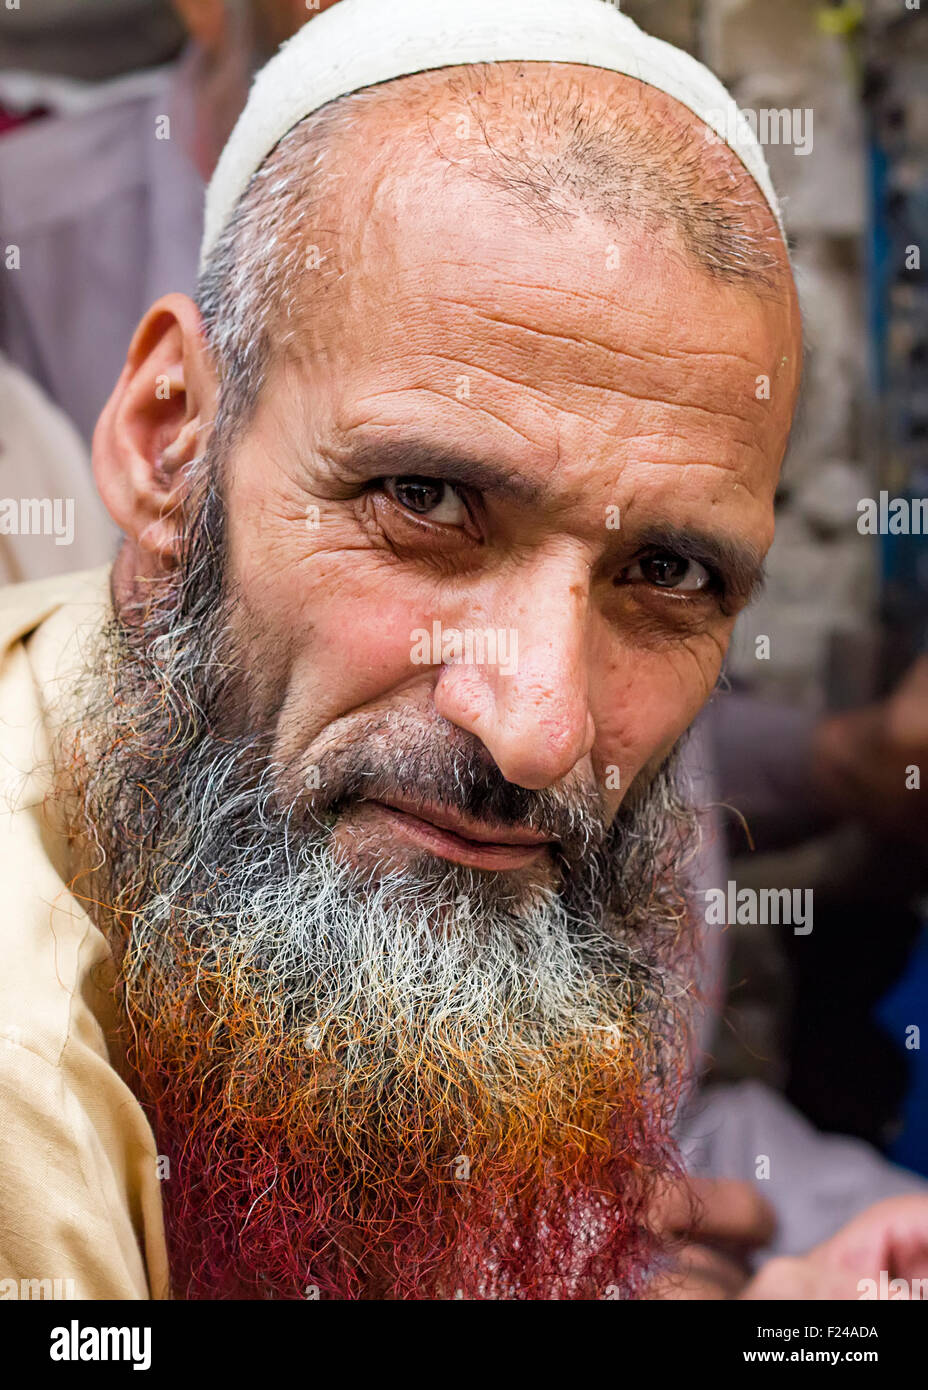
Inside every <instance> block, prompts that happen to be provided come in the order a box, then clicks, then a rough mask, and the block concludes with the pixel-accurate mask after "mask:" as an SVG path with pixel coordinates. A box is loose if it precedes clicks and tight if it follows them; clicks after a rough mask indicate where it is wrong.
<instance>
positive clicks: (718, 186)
mask: <svg viewBox="0 0 928 1390" xmlns="http://www.w3.org/2000/svg"><path fill="white" fill-rule="evenodd" d="M456 178H460V179H463V180H467V181H475V182H476V183H478V184H480V185H482V187H483V188H485V189H487V190H488V191H490V192H491V193H492V194H493V195H495V197H496V198H497V199H498V201H499V202H500V204H501V206H503V207H505V208H506V209H507V210H508V211H509V213H510V215H511V217H512V223H513V230H514V234H517V233H518V228H519V227H528V226H532V227H541V228H543V229H548V230H550V231H552V232H554V231H558V230H560V231H565V230H566V231H569V229H570V227H571V225H572V223H573V221H574V220H575V219H576V218H577V217H578V216H581V215H585V216H592V217H594V218H596V219H598V220H599V221H601V223H602V225H603V227H604V229H609V228H612V229H616V230H618V229H622V228H625V229H627V228H632V229H634V232H635V234H636V235H637V236H641V237H642V238H645V239H648V240H654V241H655V242H656V245H658V246H660V247H662V248H663V249H664V250H665V251H666V252H669V253H670V254H672V255H677V256H679V257H681V258H683V259H684V260H685V261H686V262H687V263H688V264H689V265H691V266H695V267H698V268H699V269H700V270H701V271H702V272H704V273H705V274H706V275H707V276H708V277H710V278H712V279H713V280H716V281H718V282H719V283H721V284H729V285H734V286H739V287H743V288H744V289H746V290H750V291H752V292H753V293H754V294H757V295H760V296H772V297H773V298H787V299H788V298H790V297H791V296H792V294H793V293H794V291H793V288H792V276H791V272H790V268H789V261H788V256H787V252H786V248H785V246H784V243H783V239H782V236H781V233H780V231H779V229H778V227H777V225H776V222H775V220H774V217H773V214H772V212H771V210H770V207H769V205H768V203H767V201H766V199H765V198H764V196H763V194H762V193H761V191H760V190H759V188H758V187H757V185H756V183H755V182H754V180H753V178H752V177H751V175H750V174H749V173H748V171H747V169H746V168H745V167H744V165H743V164H742V162H741V160H740V159H739V158H738V156H737V155H736V154H735V153H734V152H733V151H732V150H731V149H730V148H729V147H728V146H727V145H726V144H724V142H722V141H720V140H719V139H718V138H717V137H716V136H715V135H714V132H712V131H711V130H710V128H709V127H708V126H706V125H705V124H704V123H703V122H702V121H701V120H700V119H699V118H698V117H697V116H695V115H694V114H693V113H692V112H691V111H689V110H688V109H687V108H686V107H684V106H682V105H681V104H680V103H679V102H677V101H675V100H674V99H673V98H672V97H670V96H668V95H667V94H666V93H664V92H661V91H659V90H658V89H656V88H653V87H650V86H647V85H646V84H644V83H641V82H638V81H637V80H635V79H634V78H631V77H627V76H625V75H623V74H619V73H614V72H611V71H606V70H603V69H599V68H592V67H586V66H581V65H577V64H549V63H515V62H510V63H494V64H480V65H473V66H467V67H458V68H446V69H441V70H438V71H433V72H427V73H421V74H417V75H414V76H410V77H404V78H399V79H397V80H395V81H392V82H388V83H383V84H381V85H379V86H377V87H371V88H367V89H365V90H364V91H361V92H357V93H352V94H350V95H348V96H345V97H341V98H339V99H338V100H336V101H333V102H331V103H329V104H328V106H326V107H324V108H323V109H322V110H321V111H318V112H315V113H313V114H312V115H311V116H308V117H306V118H305V119H304V120H303V121H301V122H300V123H299V124H298V125H297V126H296V127H294V129H293V130H291V131H290V132H289V133H288V135H286V136H285V137H284V139H283V140H282V141H281V142H280V143H279V145H278V146H277V147H276V149H275V150H274V151H273V152H272V153H271V154H270V155H269V156H268V158H267V159H266V160H265V161H264V163H263V165H262V166H261V168H260V169H259V170H258V172H257V173H256V174H255V175H254V176H253V178H252V180H251V182H250V184H249V186H248V189H247V190H246V192H245V194H244V195H243V197H242V198H241V200H240V202H239V205H238V207H237V209H236V211H235V214H234V215H233V217H232V219H231V220H230V222H229V224H228V225H227V227H226V229H225V231H224V233H223V235H222V236H221V238H220V240H219V242H218V243H217V245H216V246H215V247H214V249H213V251H212V253H211V255H210V258H209V261H208V263H207V265H206V267H205V270H204V274H203V276H202V278H201V283H200V292H199V296H198V298H199V302H200V307H201V310H202V312H203V315H204V319H205V321H206V325H207V331H208V335H209V338H210V341H211V344H212V347H213V349H214V352H215V354H216V357H217V366H218V367H219V369H220V373H221V375H222V376H223V377H224V378H225V379H226V380H227V381H228V383H229V388H230V390H229V392H227V393H226V399H225V401H224V418H225V420H226V421H227V422H228V423H238V422H239V421H240V420H241V419H243V418H245V417H246V416H247V415H248V413H250V410H251V408H252V407H253V405H254V402H255V400H256V398H257V393H258V391H259V390H260V385H261V382H262V380H263V378H264V373H265V369H266V366H267V363H268V360H269V358H270V356H271V354H272V351H273V342H274V340H275V339H276V338H278V336H279V335H278V327H279V325H280V323H281V322H282V321H283V320H285V319H286V320H292V317H293V314H294V310H295V306H296V305H297V304H298V303H299V302H301V301H302V302H305V301H306V299H307V297H309V298H312V300H313V301H314V302H318V300H317V296H319V295H322V296H325V299H326V313H327V314H331V313H332V312H334V311H335V309H336V303H333V296H332V293H331V291H332V289H333V287H335V286H337V284H338V283H339V282H340V281H342V279H343V277H345V276H346V275H350V274H351V273H352V269H353V265H352V262H353V258H354V256H355V254H356V251H357V244H358V239H359V236H360V234H361V231H362V224H363V215H364V210H365V209H369V208H370V206H371V202H372V200H373V199H376V197H377V196H378V195H379V193H381V192H382V191H383V190H384V188H385V187H387V186H392V187H393V188H394V189H396V187H397V186H398V185H402V186H403V187H404V189H405V190H406V192H407V193H408V194H409V198H408V205H409V207H410V209H411V210H412V213H413V215H415V214H414V210H415V208H416V206H417V205H419V206H422V205H424V204H425V203H427V202H429V201H434V200H436V199H441V198H442V197H443V196H444V193H445V190H446V189H447V188H448V186H449V182H450V181H452V180H454V179H456Z"/></svg>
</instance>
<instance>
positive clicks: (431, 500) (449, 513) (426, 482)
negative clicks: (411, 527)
mask: <svg viewBox="0 0 928 1390" xmlns="http://www.w3.org/2000/svg"><path fill="white" fill-rule="evenodd" d="M383 487H384V491H385V492H386V493H387V495H388V496H389V497H392V498H393V500H394V502H397V503H398V504H399V505H400V506H401V507H405V508H406V509H407V511H410V512H415V513H416V515H417V516H422V517H426V518H427V519H428V520H429V521H437V522H439V523H441V524H443V525H445V526H464V525H466V523H467V520H468V511H467V507H466V506H465V505H464V501H463V499H462V498H461V496H460V494H459V493H458V492H457V491H456V489H455V488H453V487H452V486H451V484H450V483H446V482H443V481H442V480H441V479H440V478H418V477H400V478H385V479H384V483H383Z"/></svg>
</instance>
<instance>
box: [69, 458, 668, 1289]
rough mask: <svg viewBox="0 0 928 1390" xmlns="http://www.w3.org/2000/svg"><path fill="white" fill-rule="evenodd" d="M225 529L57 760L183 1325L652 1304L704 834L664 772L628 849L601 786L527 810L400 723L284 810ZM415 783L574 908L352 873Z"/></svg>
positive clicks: (142, 625) (142, 612)
mask: <svg viewBox="0 0 928 1390" xmlns="http://www.w3.org/2000/svg"><path fill="white" fill-rule="evenodd" d="M209 462H210V461H209V459H207V465H208V464H209ZM211 471H212V470H211V469H209V470H208V471H207V473H206V476H207V478H208V477H209V476H210V473H211ZM222 531H223V509H222V501H221V496H220V494H219V491H218V489H216V488H215V487H214V486H212V485H211V484H210V483H209V482H207V483H206V485H205V489H204V495H203V496H202V499H201V501H200V503H199V505H198V508H197V512H196V515H195V517H194V518H193V521H192V524H191V526H190V529H189V533H188V534H189V540H188V549H187V553H186V555H185V558H184V563H183V565H182V566H181V568H180V570H179V571H178V572H177V573H176V574H175V575H174V576H172V577H171V578H170V579H168V580H165V581H159V582H158V583H157V584H153V585H149V586H147V587H146V590H145V593H144V595H143V597H142V598H140V599H139V601H138V602H136V603H134V604H132V605H130V606H129V607H128V608H126V609H125V610H124V611H123V612H121V613H120V614H119V615H118V616H117V618H116V620H115V622H114V623H113V624H112V625H111V626H110V628H109V629H108V631H107V632H106V633H105V634H104V635H103V638H102V640H101V643H100V649H99V653H98V658H97V661H96V666H95V669H94V670H93V671H92V673H90V676H89V680H90V684H89V689H90V691H91V692H92V693H91V694H90V695H89V696H88V694H87V693H86V692H87V689H88V685H87V679H88V678H87V677H85V681H84V684H83V685H82V691H83V692H84V693H83V714H82V716H81V719H80V724H79V727H77V729H76V731H75V730H74V729H73V728H72V735H71V737H69V738H67V739H66V740H65V741H64V742H63V743H62V745H61V750H60V757H61V766H60V774H59V775H60V776H61V777H62V779H63V780H64V781H65V782H68V783H69V784H70V785H71V787H72V789H73V790H74V791H75V792H76V793H77V795H78V803H77V804H78V805H79V807H80V810H79V812H78V811H75V816H76V822H75V823H76V826H77V829H78V832H79V834H80V835H81V836H82V838H83V841H84V843H85V848H86V851H87V853H88V855H89V858H88V863H90V864H91V869H90V871H89V875H88V880H87V882H88V885H89V886H88V887H87V889H86V892H85V894H84V896H85V897H86V900H87V902H88V905H89V908H90V910H91V911H92V912H93V915H94V917H95V918H96V920H97V921H98V923H99V924H100V925H101V927H102V929H103V930H104V931H105V932H106V934H107V936H108V938H109V940H110V942H111V944H112V947H113V951H114V958H115V960H116V965H117V978H118V1004H119V1012H120V1016H121V1019H122V1036H121V1043H122V1047H123V1049H124V1052H125V1059H126V1060H125V1065H126V1069H127V1070H126V1079H127V1081H128V1083H129V1085H130V1086H131V1088H132V1089H133V1091H134V1093H135V1094H136V1095H137V1097H138V1098H139V1100H140V1102H141V1103H142V1104H143V1106H144V1107H145V1109H146V1112H147V1114H148V1116H149V1118H150V1120H151V1123H152V1126H153V1129H154V1132H155V1135H156V1138H157V1142H158V1150H159V1153H160V1154H162V1155H166V1156H167V1157H168V1158H169V1160H170V1177H169V1179H168V1180H167V1181H165V1182H164V1183H163V1186H162V1193H163V1203H164V1212H165V1221H166V1230H167V1237H168V1248H169V1256H170V1267H171V1279H172V1292H173V1296H174V1297H176V1298H191V1299H196V1298H213V1299H216V1298H288V1299H296V1298H305V1297H315V1296H319V1297H333V1298H449V1297H465V1298H531V1299H548V1298H598V1297H602V1296H604V1294H606V1293H607V1292H608V1293H609V1296H613V1297H614V1296H624V1297H633V1296H635V1295H637V1294H638V1293H639V1292H641V1290H642V1287H643V1283H644V1281H645V1279H646V1278H647V1277H648V1273H649V1262H650V1261H651V1259H652V1256H653V1255H654V1253H655V1246H654V1241H653V1238H652V1235H651V1233H650V1231H649V1229H648V1223H647V1219H646V1212H647V1207H648V1204H649V1201H650V1198H651V1195H652V1191H653V1188H654V1185H655V1183H656V1181H657V1180H659V1179H660V1178H662V1177H664V1176H666V1175H667V1173H668V1171H672V1170H674V1169H675V1157H674V1150H673V1146H672V1143H671V1140H670V1137H669V1131H670V1123H671V1118H672V1114H673V1110H674V1106H675V1102H676V1098H677V1094H678V1080H679V1076H678V1074H679V1072H680V1069H681V1067H682V1065H683V1059H684V1056H685V1046H684V1042H685V1039H684V1032H685V1028H684V1014H685V1008H684V1006H685V1004H686V1003H687V983H686V982H687V980H688V979H689V972H690V933H689V928H688V925H687V922H686V915H685V909H684V894H683V890H682V886H681V872H680V865H681V862H682V859H683V856H684V854H685V853H686V852H687V851H688V850H690V849H691V845H692V840H691V833H692V821H691V817H690V815H689V813H688V812H687V811H686V810H685V809H684V808H683V806H682V805H681V803H680V801H679V800H678V798H677V795H676V792H675V790H674V784H673V778H672V775H671V772H670V770H669V768H665V770H664V771H663V772H662V773H661V774H659V775H658V776H657V777H656V778H655V779H654V780H653V782H652V783H651V785H650V786H649V787H648V788H647V789H645V791H644V792H643V793H639V794H638V795H636V796H634V797H633V798H631V799H629V798H626V803H625V804H624V805H623V807H622V809H621V811H620V814H619V816H618V817H617V819H616V821H615V822H614V823H613V825H612V826H611V827H609V826H607V825H605V824H604V822H603V821H602V818H601V817H600V815H599V814H598V810H597V806H598V797H597V795H596V793H595V789H593V790H589V789H587V790H585V791H576V792H571V793H567V792H564V791H558V792H554V791H550V792H548V791H541V792H530V791H527V790H525V789H522V788H517V787H512V786H511V785H510V784H508V783H506V782H505V781H504V779H503V778H502V777H501V775H500V773H499V772H498V770H497V769H496V768H495V765H494V764H492V762H491V761H490V760H489V759H488V757H487V755H486V751H485V750H484V749H483V748H482V746H481V745H480V744H479V742H478V741H477V740H476V739H474V738H472V737H471V736H469V735H466V734H465V733H464V732H463V731H461V730H458V729H455V728H454V727H453V726H451V725H448V724H446V723H444V721H438V722H439V723H440V725H441V727H440V728H439V727H438V726H437V724H436V725H435V726H434V727H432V728H431V729H428V728H422V727H416V726H414V725H410V724H409V723H408V722H406V721H400V722H398V723H396V725H395V727H388V728H387V735H388V737H387V743H386V747H385V745H384V724H383V721H382V720H379V721H378V722H377V731H376V732H377V736H376V738H375V737H374V731H373V730H372V733H371V739H370V740H369V741H366V740H365V739H364V738H363V737H360V736H359V735H358V734H357V733H356V734H355V735H354V736H353V737H352V738H351V739H350V740H346V742H345V745H344V746H340V747H338V748H335V749H332V748H329V750H328V752H327V754H326V756H325V758H324V760H323V768H322V771H323V776H322V779H321V781H322V790H321V791H305V790H303V791H302V792H301V793H300V794H298V795H292V794H287V795H283V794H282V787H283V786H284V785H288V774H289V773H292V769H289V770H286V769H281V768H279V767H276V766H275V765H274V763H273V760H272V758H271V757H270V754H269V749H270V748H271V745H272V736H273V728H264V729H261V730H258V731H257V732H252V733H245V732H243V731H242V729H241V727H240V725H236V723H235V720H234V711H235V710H239V711H240V710H241V709H242V708H245V707H246V706H247V705H248V702H249V692H248V689H247V682H248V672H247V666H246V665H245V660H246V654H245V652H244V651H243V650H242V643H241V639H240V638H238V639H237V638H235V637H234V636H233V633H234V632H235V630H236V623H235V614H236V604H235V600H234V596H232V595H230V594H229V593H228V592H227V590H226V587H225V585H224V579H223V566H222V558H223V546H222ZM75 769H76V772H75ZM399 779H402V785H404V786H405V788H406V790H407V792H408V791H410V790H413V791H415V790H417V789H420V790H421V791H422V792H423V793H427V794H428V795H429V796H430V797H431V798H432V799H433V800H434V799H438V800H440V801H444V802H445V803H450V804H454V805H457V806H459V807H460V809H461V810H463V811H467V812H469V813H470V814H476V815H479V814H481V813H487V812H488V811H492V813H493V815H494V816H496V817H497V818H498V819H501V820H503V821H505V820H507V819H511V820H515V821H517V822H520V823H522V824H531V825H533V826H536V827H540V828H543V829H545V830H548V831H550V832H551V833H553V834H556V835H557V836H558V838H559V851H558V882H557V885H556V887H552V886H551V885H550V883H549V884H540V883H535V884H532V883H526V882H524V881H523V880H521V879H517V878H516V876H506V875H502V874H495V875H493V874H488V873H484V872H481V871H476V870H470V869H465V868H462V867H459V866H454V865H449V864H447V863H445V862H443V861H438V860H436V859H433V858H432V857H431V856H428V855H423V856H422V858H421V860H420V861H417V862H416V863H415V864H412V865H409V866H407V868H406V869H404V870H403V871H402V872H400V871H396V870H394V871H390V872H388V873H383V874H381V875H379V876H377V875H373V874H370V873H361V872H359V871H358V870H356V869H353V868H352V867H351V866H350V865H347V864H345V863H344V862H340V861H338V860H337V859H336V857H335V856H334V855H333V853H332V845H331V837H332V827H333V825H335V824H337V822H338V819H339V817H340V816H341V815H342V814H343V813H344V812H345V811H346V810H348V811H350V808H351V806H352V805H353V804H354V802H355V799H356V798H357V796H358V789H359V788H360V787H362V786H364V787H367V788H370V786H371V785H372V784H373V783H376V786H377V788H378V789H379V790H382V791H383V790H389V789H390V788H391V787H392V788H393V789H394V790H395V789H397V787H398V785H399ZM77 891H80V885H78V889H77Z"/></svg>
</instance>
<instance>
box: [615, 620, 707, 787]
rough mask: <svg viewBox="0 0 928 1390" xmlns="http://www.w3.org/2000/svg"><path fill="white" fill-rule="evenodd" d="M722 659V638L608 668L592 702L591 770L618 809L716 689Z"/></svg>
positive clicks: (627, 658) (631, 654) (626, 656)
mask: <svg viewBox="0 0 928 1390" xmlns="http://www.w3.org/2000/svg"><path fill="white" fill-rule="evenodd" d="M723 654H724V641H723V638H722V636H721V635H718V636H716V637H710V636H708V635H705V636H701V637H700V638H698V639H694V640H693V641H692V642H688V643H686V644H685V645H683V646H681V645H678V644H675V645H674V646H673V648H667V649H665V650H662V651H656V650H650V651H642V650H641V649H640V648H638V649H636V650H635V651H628V652H625V653H623V654H622V655H621V656H620V657H619V658H617V659H616V660H614V661H613V662H612V663H610V664H609V666H607V667H606V668H605V669H604V671H603V674H602V677H601V679H600V680H599V681H598V682H597V683H596V685H595V687H594V689H593V691H592V698H593V701H594V706H595V708H594V718H595V721H596V731H597V734H596V743H595V745H594V748H593V754H592V756H593V766H594V771H595V774H596V777H597V780H598V781H599V783H600V786H601V787H602V788H603V794H604V797H605V799H606V800H607V804H608V805H609V806H610V808H611V809H612V810H615V809H616V808H617V807H618V806H619V805H620V804H621V802H622V799H623V797H624V795H625V792H626V791H627V790H628V788H629V786H630V785H631V783H632V782H633V781H634V779H635V777H636V776H637V775H638V774H639V773H640V772H641V771H642V770H647V771H648V772H653V771H655V770H656V769H657V767H658V766H659V764H660V763H661V762H662V761H663V759H664V758H665V757H666V756H667V754H668V753H669V752H670V750H671V748H672V747H673V745H674V744H675V743H676V742H677V740H678V739H679V738H680V736H681V734H683V733H684V732H685V730H686V729H687V728H688V727H689V726H690V724H691V723H692V722H693V720H694V719H695V718H696V715H697V714H698V713H699V711H700V709H701V708H702V707H703V705H704V704H705V702H706V700H707V699H708V698H709V696H710V695H711V693H712V691H713V689H714V688H715V683H716V681H717V679H718V675H719V671H720V669H721V664H722V657H723Z"/></svg>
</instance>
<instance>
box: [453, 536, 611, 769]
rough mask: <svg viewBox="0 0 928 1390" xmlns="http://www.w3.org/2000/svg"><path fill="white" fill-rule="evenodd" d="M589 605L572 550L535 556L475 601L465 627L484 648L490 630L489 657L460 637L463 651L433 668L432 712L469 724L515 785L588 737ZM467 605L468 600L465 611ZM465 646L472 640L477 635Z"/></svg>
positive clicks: (583, 751)
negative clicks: (488, 596)
mask: <svg viewBox="0 0 928 1390" xmlns="http://www.w3.org/2000/svg"><path fill="white" fill-rule="evenodd" d="M589 605H590V597H589V568H588V565H587V564H586V562H585V560H584V559H583V558H582V557H580V556H576V555H562V556H559V557H554V556H551V557H546V558H544V559H542V560H536V562H535V563H534V564H532V565H529V566H526V567H525V568H524V569H522V570H521V571H520V573H519V574H518V576H517V577H516V578H514V579H513V578H507V581H506V584H505V588H504V589H501V590H500V593H499V601H497V602H489V603H481V604H480V613H481V620H480V624H481V625H480V628H478V629H476V630H473V631H474V635H475V637H476V638H478V639H479V638H480V637H481V636H482V637H483V651H484V654H485V653H486V652H487V651H490V650H491V648H492V645H493V644H492V643H491V642H490V641H489V637H490V634H491V633H492V634H493V635H494V637H495V648H496V650H495V655H496V660H494V661H485V662H478V661H474V660H471V661H469V660H468V659H467V655H468V652H467V644H466V642H465V643H464V644H463V645H464V656H463V659H462V660H455V661H453V663H452V664H448V665H444V666H442V669H441V671H440V674H439V678H438V681H437V684H436V686H435V693H434V701H435V708H436V710H437V712H438V713H439V714H440V715H442V717H443V718H445V719H448V720H450V721H451V723H453V724H456V725H457V726H458V727H459V728H461V729H466V730H467V731H468V732H469V733H473V734H475V735H476V736H477V738H479V739H480V741H481V743H483V745H484V747H485V748H486V749H487V751H488V752H489V754H490V756H491V757H492V758H493V760H494V762H495V763H496V765H497V767H498V768H499V770H500V772H501V773H502V774H503V776H504V777H505V778H506V780H507V781H508V782H512V783H514V784H516V785H517V786H520V787H528V788H532V789H535V790H537V789H540V788H542V787H548V786H551V785H552V784H553V783H555V782H558V781H559V780H560V779H562V778H564V777H566V776H567V774H568V773H569V772H570V771H571V770H572V769H573V768H574V767H575V766H576V765H577V763H578V762H579V761H580V760H581V759H582V758H584V757H585V756H586V755H587V754H588V753H589V752H590V749H591V748H592V746H593V741H594V738H595V732H596V731H595V725H594V721H593V715H592V712H591V709H590V692H589V658H588V623H589ZM474 611H475V608H474V607H473V606H472V607H471V608H470V609H469V610H468V613H469V615H472V614H473V613H474ZM488 614H489V615H491V616H490V617H488V616H487V615H488ZM461 621H462V622H463V619H461ZM470 621H471V622H473V617H472V616H471V617H470ZM464 632H465V636H466V632H467V629H466V628H465V629H464ZM472 647H473V648H476V649H479V647H480V643H479V641H475V642H473V643H472ZM501 654H502V656H503V657H504V658H505V659H500V657H501Z"/></svg>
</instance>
